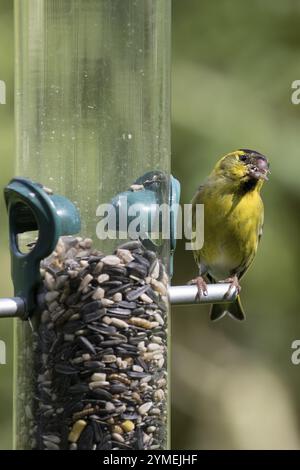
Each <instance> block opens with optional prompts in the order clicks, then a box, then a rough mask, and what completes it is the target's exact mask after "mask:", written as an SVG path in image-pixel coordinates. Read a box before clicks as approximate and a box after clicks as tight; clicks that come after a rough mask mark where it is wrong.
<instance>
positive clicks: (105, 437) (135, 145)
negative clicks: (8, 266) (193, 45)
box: [11, 0, 178, 450]
mask: <svg viewBox="0 0 300 470" xmlns="http://www.w3.org/2000/svg"><path fill="white" fill-rule="evenodd" d="M170 18H171V2H170V0H164V1H161V0H138V1H134V0H99V1H97V2H95V1H94V0H73V1H72V2H70V1H69V0H61V1H59V2H58V1H57V0H15V30H16V85H15V86H16V136H17V151H16V162H15V174H16V175H17V176H18V177H21V178H28V179H29V180H30V181H31V182H32V181H33V182H38V183H40V184H41V185H43V186H44V187H45V188H46V189H47V188H48V189H47V190H46V192H47V195H45V198H48V199H47V200H52V202H53V204H54V205H59V202H61V201H62V199H59V198H67V200H68V201H69V204H70V206H68V210H67V212H68V213H69V215H70V212H69V211H71V213H72V217H71V219H70V218H69V219H68V217H66V218H65V217H62V218H60V219H59V218H58V219H57V220H56V223H57V224H58V225H55V223H54V220H49V223H47V224H46V227H45V236H44V235H43V237H42V238H40V237H41V229H42V227H41V225H40V220H39V212H36V211H31V210H29V208H30V209H32V208H33V207H32V205H30V204H28V202H26V203H24V204H23V202H24V201H23V202H22V203H16V204H15V205H14V207H12V208H11V209H12V210H11V216H12V220H11V228H12V229H13V233H15V234H17V235H18V237H19V236H20V237H21V240H22V246H29V247H30V250H29V253H28V254H27V256H28V258H27V259H32V258H30V256H33V255H34V253H35V251H34V250H35V249H36V247H37V246H39V244H41V245H40V246H43V248H45V247H46V246H47V247H48V249H49V248H50V247H51V250H48V251H49V252H47V253H46V251H47V250H45V252H44V253H43V259H42V261H41V263H40V262H39V261H38V268H39V272H38V276H39V282H38V283H37V286H36V290H35V297H34V299H33V303H32V305H34V309H33V311H32V314H31V317H30V322H29V321H25V322H24V321H21V320H16V322H15V345H16V354H15V377H16V379H15V392H14V394H15V407H14V415H15V416H14V423H15V430H14V437H15V447H16V448H18V449H42V450H60V449H73V450H76V449H79V450H83V449H96V450H109V449H145V450H146V449H149V450H150V449H152V450H155V449H164V448H167V447H168V446H169V417H170V413H169V399H168V378H169V367H168V363H169V344H168V325H169V314H168V312H169V306H168V297H167V288H168V283H169V264H170V252H171V250H173V249H174V246H173V244H174V241H173V242H170V239H160V240H159V242H158V243H156V242H155V243H154V244H147V243H144V244H141V243H140V241H139V240H127V238H128V235H127V234H126V235H125V239H123V240H120V239H118V238H113V239H110V238H106V239H104V238H105V237H103V238H101V237H100V238H99V236H98V235H99V233H98V232H97V225H98V223H99V216H98V215H97V214H99V206H101V205H102V204H107V203H110V202H111V201H114V200H116V199H115V198H116V197H118V195H120V194H122V193H124V192H125V193H126V192H128V196H129V197H131V198H139V197H140V196H141V195H142V196H143V197H142V200H143V198H144V196H145V197H146V196H147V195H150V196H151V197H150V200H154V201H158V202H159V203H164V204H169V199H170V194H171V190H170V181H171V179H170ZM149 172H150V173H152V174H160V175H161V181H160V183H159V184H157V183H155V184H154V185H153V184H152V185H151V184H148V183H147V182H146V181H142V180H140V178H141V177H142V176H143V175H146V174H149ZM134 184H136V185H139V189H140V190H139V191H136V187H135V186H134ZM147 184H148V187H147ZM177 189H178V188H177ZM38 192H39V191H38ZM52 193H54V195H53V196H51V194H52ZM57 195H59V196H57ZM173 196H174V194H173ZM29 199H30V198H29ZM150 200H149V201H150ZM149 201H148V200H147V201H146V202H149ZM74 207H76V210H75V208H74ZM77 211H78V213H79V215H80V219H81V229H80V230H79V225H78V224H77V222H78V220H77V216H75V215H74V214H77ZM58 215H59V214H58ZM60 215H61V214H60ZM59 220H60V221H61V220H64V221H66V220H67V221H69V222H70V221H72V220H73V222H74V226H73V228H72V230H68V229H66V227H63V226H59V223H58V222H59ZM170 223H173V222H170ZM67 228H70V227H67ZM75 228H78V232H79V233H78V234H75V233H76V231H77V230H75ZM36 229H38V232H39V233H38V242H37V244H35V240H33V237H32V231H37V230H36ZM58 229H59V230H58ZM71 234H73V235H71ZM62 235H63V236H62ZM66 235H67V236H66ZM41 241H42V242H41ZM149 241H150V242H151V241H152V238H151V236H149ZM14 254H15V255H16V258H18V259H19V257H20V256H22V258H21V259H23V260H24V259H25V258H24V257H25V256H26V254H20V253H17V248H16V253H13V256H14ZM17 270H18V272H19V267H18V269H17ZM14 277H15V275H14ZM25 283H26V279H24V278H23V281H22V284H25ZM17 291H18V292H20V291H19V289H17ZM21 293H22V292H21Z"/></svg>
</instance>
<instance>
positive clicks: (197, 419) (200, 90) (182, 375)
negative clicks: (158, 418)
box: [172, 0, 300, 449]
mask: <svg viewBox="0 0 300 470" xmlns="http://www.w3.org/2000/svg"><path fill="white" fill-rule="evenodd" d="M299 22H300V5H299V2H297V1H294V0H287V1H285V2H272V1H271V0H254V1H252V2H241V1H238V0H223V1H222V2H219V1H217V0H213V1H212V0H200V1H199V0H189V1H188V2H182V1H180V0H173V75H172V78H173V134H172V135H173V142H172V144H173V147H172V148H173V160H172V164H173V168H172V172H173V174H174V175H175V176H177V177H179V178H180V180H181V183H182V190H183V193H182V202H188V201H190V199H191V197H192V195H193V193H194V192H195V190H196V188H197V187H198V185H199V183H201V181H202V180H203V179H204V178H205V176H206V175H207V174H208V172H210V171H211V169H212V167H213V166H214V163H215V161H216V159H217V158H218V157H219V156H221V155H223V154H225V153H227V152H228V151H230V150H233V149H236V148H241V147H242V148H254V149H257V150H259V151H260V152H262V153H264V154H265V155H267V156H268V157H269V159H270V161H271V170H272V175H271V178H270V181H269V183H268V184H266V185H265V187H264V190H263V197H264V201H265V228H264V236H263V240H262V243H261V246H260V249H259V253H258V255H257V258H256V260H255V263H254V265H253V267H252V268H251V270H250V271H249V273H248V274H247V276H246V277H245V280H244V281H243V291H242V300H243V304H244V306H245V309H246V313H247V321H246V322H245V323H244V324H242V325H241V324H237V323H235V322H233V321H232V320H231V319H229V318H228V319H224V320H222V321H220V322H219V323H217V324H210V323H209V322H208V316H207V313H208V310H207V309H206V308H205V307H191V308H173V311H172V320H173V329H172V334H173V336H172V337H173V373H172V396H173V446H174V447H175V448H177V447H184V448H210V449H211V448H240V449H244V448H281V447H282V448H299V445H300V436H299V425H300V414H299V413H300V400H299V392H298V391H299V387H300V373H299V371H298V369H297V367H296V366H294V365H292V364H291V360H290V355H291V343H292V341H293V340H294V339H295V338H297V337H300V322H299V319H298V316H299V308H298V299H299V296H298V286H297V277H298V259H299V242H298V239H299V228H300V227H299V219H298V217H297V213H298V210H299V205H300V200H299V196H300V187H299V179H298V178H299V177H298V175H299V170H300V160H299V150H298V146H299V130H298V125H299V118H300V107H297V106H295V105H292V104H291V99H290V97H291V83H292V81H293V80H295V79H298V78H299V73H300V70H299V61H298V56H299V49H300V30H299V27H298V25H299ZM195 272H196V267H195V265H194V261H193V257H192V255H191V254H190V253H187V252H186V251H184V245H183V243H180V244H179V247H178V250H177V256H176V265H175V273H176V276H175V278H174V283H175V284H177V283H179V284H181V283H185V282H186V281H187V280H188V279H190V278H191V277H192V276H193V275H194V274H195Z"/></svg>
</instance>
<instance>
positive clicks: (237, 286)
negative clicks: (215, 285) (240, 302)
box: [218, 276, 242, 299]
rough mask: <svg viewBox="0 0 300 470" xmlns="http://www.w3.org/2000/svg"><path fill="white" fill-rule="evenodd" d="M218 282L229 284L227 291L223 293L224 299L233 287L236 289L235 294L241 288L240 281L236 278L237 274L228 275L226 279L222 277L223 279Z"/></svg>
mask: <svg viewBox="0 0 300 470" xmlns="http://www.w3.org/2000/svg"><path fill="white" fill-rule="evenodd" d="M218 282H219V283H222V284H224V283H226V284H228V283H229V284H230V286H229V288H228V291H227V292H226V294H225V299H227V298H228V297H229V296H230V294H231V291H232V290H233V289H236V291H237V295H239V293H240V292H241V290H242V288H241V286H240V283H239V280H238V277H237V276H233V277H229V278H227V279H224V281H218Z"/></svg>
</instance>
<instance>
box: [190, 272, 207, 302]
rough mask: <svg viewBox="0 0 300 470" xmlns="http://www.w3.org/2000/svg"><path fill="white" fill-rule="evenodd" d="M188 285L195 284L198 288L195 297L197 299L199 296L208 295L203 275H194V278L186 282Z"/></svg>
mask: <svg viewBox="0 0 300 470" xmlns="http://www.w3.org/2000/svg"><path fill="white" fill-rule="evenodd" d="M188 284H189V285H196V286H197V288H198V293H197V297H196V298H198V299H199V300H200V299H201V297H202V296H203V295H204V296H205V297H206V296H207V295H208V291H207V284H206V282H205V281H204V279H203V277H202V276H198V277H196V278H195V279H192V280H191V281H189V282H188Z"/></svg>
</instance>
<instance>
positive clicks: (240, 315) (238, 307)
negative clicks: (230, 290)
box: [210, 296, 246, 321]
mask: <svg viewBox="0 0 300 470" xmlns="http://www.w3.org/2000/svg"><path fill="white" fill-rule="evenodd" d="M225 315H229V316H230V317H231V318H234V320H239V321H242V320H245V318H246V315H245V312H244V309H243V306H242V304H241V300H240V297H239V296H238V297H237V299H236V300H235V301H234V302H232V303H228V304H213V305H212V307H211V310H210V319H211V320H212V321H217V320H220V319H221V318H223V317H224V316H225Z"/></svg>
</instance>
